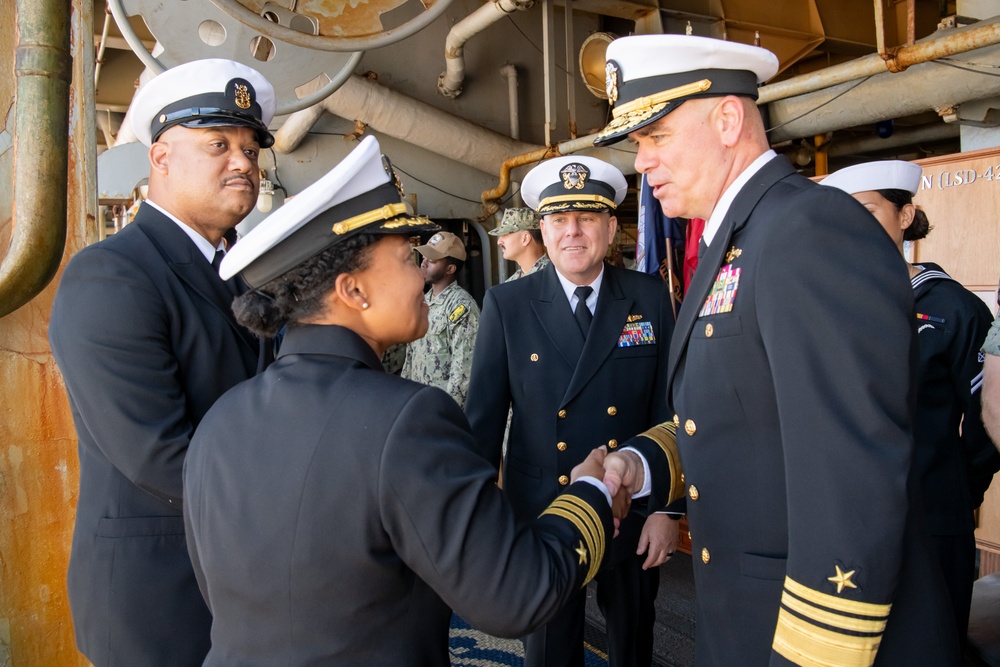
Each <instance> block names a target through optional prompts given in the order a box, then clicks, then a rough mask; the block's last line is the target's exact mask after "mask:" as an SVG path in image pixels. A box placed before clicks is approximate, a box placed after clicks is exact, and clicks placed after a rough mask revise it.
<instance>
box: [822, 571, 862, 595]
mask: <svg viewBox="0 0 1000 667" xmlns="http://www.w3.org/2000/svg"><path fill="white" fill-rule="evenodd" d="M834 567H836V568H837V574H835V575H834V576H832V577H827V578H826V580H827V581H832V582H833V583H835V584H837V595H840V594H841V593H843V592H844V589H845V588H857V586H856V585H855V584H854V582H853V581H851V577H853V576H854V573H855V572H857V570H851V571H850V572H844V571H843V570H841V569H840V566H839V565H835V566H834Z"/></svg>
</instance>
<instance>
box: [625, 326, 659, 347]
mask: <svg viewBox="0 0 1000 667" xmlns="http://www.w3.org/2000/svg"><path fill="white" fill-rule="evenodd" d="M655 342H656V336H655V335H654V334H653V323H652V322H627V323H626V324H625V328H624V329H622V333H621V335H620V336H618V347H634V346H636V345H652V344H654V343H655Z"/></svg>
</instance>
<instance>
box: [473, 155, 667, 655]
mask: <svg viewBox="0 0 1000 667" xmlns="http://www.w3.org/2000/svg"><path fill="white" fill-rule="evenodd" d="M625 192H626V182H625V177H624V176H623V175H622V174H621V172H620V171H619V170H618V169H617V168H615V167H614V166H612V165H610V164H608V163H606V162H603V161H601V160H598V159H596V158H592V157H586V156H567V157H561V158H555V159H552V160H547V161H545V162H543V163H541V164H540V165H538V166H537V167H535V168H534V169H532V170H531V171H530V172H529V173H528V175H527V176H526V177H525V179H524V181H523V182H522V185H521V195H522V197H523V198H524V201H525V203H526V204H527V205H528V206H530V207H532V208H533V209H535V211H536V212H537V213H538V214H539V215H540V216H541V223H540V224H541V231H542V238H543V239H544V241H545V246H546V248H547V250H548V253H549V257H550V259H551V263H550V264H549V266H547V267H545V268H544V269H542V270H541V271H538V272H535V273H532V274H531V275H528V276H524V277H523V278H521V279H519V280H516V281H513V282H510V283H504V284H503V285H498V286H496V287H494V288H493V289H491V290H489V291H488V292H487V293H486V296H485V298H484V300H483V313H482V317H481V319H480V323H479V335H478V338H477V340H476V350H475V354H474V356H473V362H472V378H471V380H470V383H469V398H468V402H467V403H466V410H465V411H466V415H467V416H468V417H469V422H470V424H471V425H472V430H473V433H475V434H476V438H477V440H478V441H479V444H480V446H481V447H483V448H484V452H485V455H486V457H487V458H488V459H489V460H490V461H491V462H492V463H493V465H494V466H497V467H499V466H500V464H501V447H502V443H503V435H504V427H505V425H506V423H507V414H508V408H510V409H511V411H512V417H511V421H510V433H509V437H508V441H507V452H506V455H505V457H504V459H503V487H504V491H505V492H506V493H507V494H508V496H509V497H510V499H511V502H512V503H513V505H514V508H515V510H516V511H517V513H518V515H519V516H520V517H521V518H522V519H525V520H527V519H530V518H531V517H534V516H536V515H537V514H538V512H539V511H541V509H542V508H543V507H545V505H546V504H548V503H549V502H551V501H552V499H553V498H555V497H556V496H557V495H558V494H559V492H560V491H561V490H562V489H564V488H565V485H566V484H567V482H568V481H569V471H570V470H571V469H572V467H573V466H575V465H576V464H578V463H579V462H580V461H582V460H583V458H584V457H585V456H587V453H588V452H589V451H590V449H591V448H593V447H594V446H595V445H601V444H603V445H606V446H607V447H608V448H609V449H610V450H612V451H614V450H615V449H617V448H618V445H619V443H620V442H623V441H624V440H625V439H627V438H630V437H632V436H633V435H635V434H637V433H640V432H642V431H644V430H645V429H647V428H649V427H650V426H652V425H654V424H657V423H659V422H662V421H664V420H665V419H666V417H667V416H668V413H667V406H666V397H665V393H664V384H663V383H664V381H665V379H666V359H667V347H668V343H669V341H670V333H671V331H672V330H673V317H672V312H671V310H670V305H669V302H668V301H667V299H668V296H669V295H668V293H667V290H666V289H665V287H664V285H663V282H662V281H661V280H660V279H659V278H658V277H654V276H649V275H646V274H641V273H637V272H635V271H628V270H625V269H620V268H617V267H614V266H611V265H608V264H605V263H604V257H605V255H606V254H607V250H608V246H609V244H610V242H611V239H612V237H613V236H614V232H615V227H616V225H617V219H616V218H615V216H614V211H615V209H616V208H617V206H618V204H620V203H621V202H622V200H623V199H624V197H625ZM673 444H674V443H673V440H672V438H671V439H670V442H669V445H670V447H672V446H673ZM636 505H637V507H634V508H633V511H632V512H631V513H630V514H629V516H628V518H627V519H626V520H625V521H624V522H623V524H622V528H621V535H619V536H618V538H616V539H615V542H614V553H613V554H612V558H611V564H610V566H609V567H608V568H606V569H605V570H604V571H602V572H601V573H600V574H599V575H598V586H597V600H598V604H599V605H600V607H601V609H602V611H603V613H604V616H605V618H606V620H607V628H608V657H609V663H610V664H611V665H612V666H613V667H631V666H634V665H649V664H650V662H651V660H652V639H653V635H652V632H653V622H654V618H655V610H654V608H653V601H654V599H655V597H656V592H657V588H658V583H659V572H658V570H657V567H658V566H659V565H660V564H661V563H663V562H664V561H665V560H666V559H667V558H669V557H670V554H671V553H672V552H673V550H674V549H675V548H676V543H677V532H678V528H677V519H679V518H680V517H679V515H676V514H675V515H674V516H673V518H671V517H670V516H667V515H664V514H658V513H655V512H652V513H651V512H650V511H649V510H651V509H652V510H660V509H662V508H663V503H662V502H660V503H659V504H658V503H657V502H655V501H643V502H638V503H636ZM672 509H674V510H677V511H681V512H682V511H683V508H680V507H678V508H672ZM647 515H649V516H648V518H647ZM585 603H586V599H585V596H584V593H583V591H581V592H580V594H579V595H577V596H576V597H575V598H574V600H573V601H571V602H570V604H569V605H567V607H566V609H564V610H563V611H562V612H560V614H559V615H558V616H557V617H556V618H555V619H553V620H552V622H550V623H549V624H548V625H547V626H546V627H545V628H543V629H541V630H539V631H538V632H536V633H533V634H531V635H529V636H527V637H525V638H524V643H525V664H526V665H528V666H529V667H543V666H545V667H555V666H558V665H567V666H580V665H582V664H583V624H584V610H585Z"/></svg>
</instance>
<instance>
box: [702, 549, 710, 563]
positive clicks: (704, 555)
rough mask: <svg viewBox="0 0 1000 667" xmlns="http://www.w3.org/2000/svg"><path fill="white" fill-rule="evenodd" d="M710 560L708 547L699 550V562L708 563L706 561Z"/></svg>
mask: <svg viewBox="0 0 1000 667" xmlns="http://www.w3.org/2000/svg"><path fill="white" fill-rule="evenodd" d="M710 560H712V554H710V553H708V548H704V549H702V550H701V562H702V563H704V564H705V565H708V561H710Z"/></svg>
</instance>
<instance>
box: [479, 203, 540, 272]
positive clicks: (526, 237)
mask: <svg viewBox="0 0 1000 667" xmlns="http://www.w3.org/2000/svg"><path fill="white" fill-rule="evenodd" d="M488 233H489V235H490V236H496V237H497V247H498V248H500V252H502V253H503V258H504V259H506V260H507V261H509V262H516V263H517V271H515V272H514V273H513V274H512V275H511V276H510V277H509V278H507V280H506V281H504V282H510V281H511V280H517V279H518V278H522V277H524V276H526V275H528V274H531V273H534V272H535V271H539V270H541V269H543V268H545V266H546V265H547V264H548V263H549V256H548V255H546V254H545V244H544V243H542V231H541V229H539V224H538V215H537V214H536V213H535V212H534V211H533V210H531V209H530V208H509V209H507V210H506V211H504V212H503V218H502V219H501V220H500V224H499V225H497V226H496V228H495V229H491V230H490V231H489V232H488Z"/></svg>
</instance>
